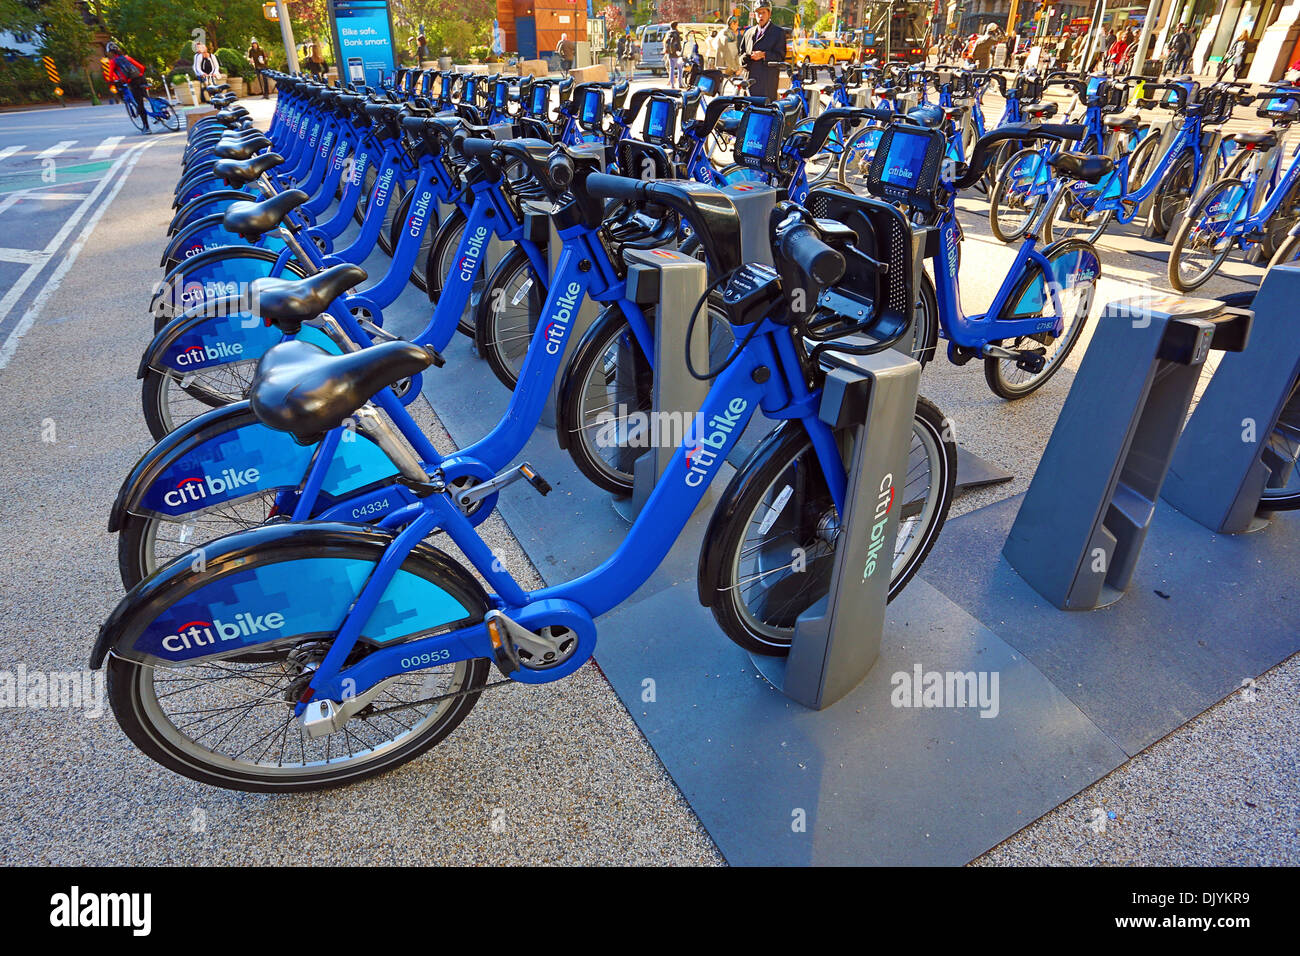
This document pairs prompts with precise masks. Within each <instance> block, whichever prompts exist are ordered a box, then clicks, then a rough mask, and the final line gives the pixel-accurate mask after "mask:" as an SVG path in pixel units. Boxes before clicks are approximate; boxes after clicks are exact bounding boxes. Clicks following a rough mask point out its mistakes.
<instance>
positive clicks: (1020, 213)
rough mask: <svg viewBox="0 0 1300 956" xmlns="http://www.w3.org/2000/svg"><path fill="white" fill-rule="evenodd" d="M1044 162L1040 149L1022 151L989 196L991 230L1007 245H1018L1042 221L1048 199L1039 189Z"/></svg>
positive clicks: (1001, 172) (1007, 165)
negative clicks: (1044, 203) (1043, 210)
mask: <svg viewBox="0 0 1300 956" xmlns="http://www.w3.org/2000/svg"><path fill="white" fill-rule="evenodd" d="M1043 162H1044V159H1043V156H1042V154H1041V153H1040V152H1039V151H1038V150H1036V149H1022V150H1020V151H1019V152H1018V153H1016V154H1015V155H1013V156H1012V157H1011V158H1010V159H1008V160H1007V161H1006V162H1005V163H1003V164H1002V168H1001V169H1000V170H999V171H998V175H997V179H996V180H994V183H993V194H992V195H991V196H990V197H989V228H990V229H992V230H993V235H995V236H997V237H998V239H1000V240H1001V241H1003V242H1015V241H1016V240H1017V239H1020V238H1021V237H1022V236H1024V234H1025V233H1026V232H1028V231H1029V227H1030V225H1031V224H1032V223H1033V222H1034V220H1035V219H1037V218H1038V214H1039V212H1040V211H1041V210H1042V208H1043V202H1044V201H1045V200H1046V197H1045V196H1044V195H1043V194H1042V193H1040V192H1038V191H1036V190H1035V188H1034V184H1035V181H1036V180H1037V179H1038V171H1039V169H1040V168H1041V166H1042V164H1043Z"/></svg>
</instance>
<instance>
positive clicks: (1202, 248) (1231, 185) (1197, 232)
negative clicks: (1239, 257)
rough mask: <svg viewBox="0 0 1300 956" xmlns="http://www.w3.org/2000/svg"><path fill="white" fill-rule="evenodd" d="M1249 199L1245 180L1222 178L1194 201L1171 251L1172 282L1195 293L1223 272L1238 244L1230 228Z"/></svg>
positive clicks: (1181, 290) (1183, 289)
mask: <svg viewBox="0 0 1300 956" xmlns="http://www.w3.org/2000/svg"><path fill="white" fill-rule="evenodd" d="M1245 198H1246V186H1245V184H1244V183H1242V182H1241V181H1240V180H1237V179H1221V180H1219V181H1218V182H1217V183H1215V184H1214V185H1212V186H1211V187H1210V188H1209V189H1207V190H1206V191H1205V195H1203V196H1202V197H1201V198H1200V199H1198V200H1196V202H1194V203H1193V204H1192V207H1191V209H1189V210H1188V211H1187V215H1186V216H1184V217H1183V221H1182V224H1181V225H1180V226H1179V227H1178V232H1177V233H1176V234H1175V235H1174V242H1173V246H1172V247H1171V248H1170V250H1169V284H1170V285H1172V286H1173V287H1174V288H1175V289H1177V290H1178V291H1179V292H1191V291H1192V290H1193V289H1196V288H1199V287H1200V286H1201V285H1203V284H1204V283H1205V282H1206V281H1207V280H1208V279H1209V278H1210V276H1212V275H1214V274H1215V273H1216V272H1218V271H1219V267H1220V266H1221V265H1223V263H1224V261H1225V260H1226V259H1227V258H1228V256H1229V255H1230V254H1231V253H1232V248H1233V246H1235V245H1236V244H1237V237H1236V236H1235V235H1232V234H1231V232H1230V231H1229V230H1230V227H1231V226H1232V224H1233V223H1234V222H1235V221H1237V220H1238V215H1237V213H1238V211H1239V210H1240V208H1241V204H1242V203H1243V202H1244V201H1245Z"/></svg>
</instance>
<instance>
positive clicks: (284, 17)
mask: <svg viewBox="0 0 1300 956" xmlns="http://www.w3.org/2000/svg"><path fill="white" fill-rule="evenodd" d="M275 13H276V16H277V17H278V18H279V20H280V39H281V40H283V41H284V62H285V64H286V65H287V66H288V67H289V72H290V73H297V72H298V47H297V46H296V45H295V44H294V42H293V24H292V23H290V22H289V10H288V9H287V8H286V6H285V3H284V0H275Z"/></svg>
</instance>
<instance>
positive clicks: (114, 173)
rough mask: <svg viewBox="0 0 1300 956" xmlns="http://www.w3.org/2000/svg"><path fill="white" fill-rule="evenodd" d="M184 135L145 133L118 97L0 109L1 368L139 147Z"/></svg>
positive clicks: (97, 219) (54, 285)
mask: <svg viewBox="0 0 1300 956" xmlns="http://www.w3.org/2000/svg"><path fill="white" fill-rule="evenodd" d="M183 136H184V134H183V133H166V132H162V131H159V132H156V133H151V134H150V135H148V136H146V135H144V134H143V133H141V132H140V131H139V130H137V129H136V128H135V127H134V126H132V125H131V123H130V120H128V119H127V116H126V112H125V110H124V109H123V108H122V106H121V105H120V104H117V105H113V104H104V105H101V106H74V107H67V108H65V109H51V110H36V111H32V112H24V113H0V368H3V367H4V365H6V364H7V363H8V362H9V360H10V358H11V357H12V355H13V352H14V349H15V348H16V347H17V345H18V342H19V340H20V339H21V337H22V335H23V334H24V333H25V332H26V330H27V328H28V326H29V324H30V321H31V318H32V317H33V315H34V313H33V311H32V310H33V306H39V304H40V302H41V301H42V299H41V296H42V295H48V294H49V292H50V291H51V290H52V289H53V288H55V287H57V284H58V281H59V279H60V278H61V276H62V275H63V274H66V272H67V270H68V269H69V268H71V264H72V263H73V262H74V261H75V259H76V256H77V254H78V252H79V251H80V248H81V245H82V244H83V243H84V241H85V238H86V236H88V235H89V230H91V229H93V228H94V226H95V225H96V224H97V223H98V221H99V217H100V216H101V215H102V214H103V210H104V209H106V208H107V206H108V205H109V203H111V202H112V199H113V196H114V195H115V194H116V192H117V190H118V189H119V188H120V183H121V181H122V179H123V177H124V176H126V175H127V174H128V173H129V171H130V168H131V167H132V166H133V165H134V164H135V162H136V161H137V160H138V156H139V153H140V151H141V150H142V149H145V148H147V147H150V146H152V145H153V144H155V143H157V142H158V141H159V140H164V141H165V140H167V139H171V140H174V141H179V140H180V139H181V138H183Z"/></svg>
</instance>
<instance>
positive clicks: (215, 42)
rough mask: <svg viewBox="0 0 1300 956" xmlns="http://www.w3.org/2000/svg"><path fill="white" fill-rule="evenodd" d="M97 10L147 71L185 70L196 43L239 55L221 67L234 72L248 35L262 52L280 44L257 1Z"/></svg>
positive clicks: (111, 1)
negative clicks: (200, 41)
mask: <svg viewBox="0 0 1300 956" xmlns="http://www.w3.org/2000/svg"><path fill="white" fill-rule="evenodd" d="M97 6H98V9H99V15H100V17H101V18H102V19H103V21H104V23H105V25H106V26H107V28H108V31H109V33H111V34H112V35H113V37H114V38H115V39H116V40H118V42H120V43H121V44H122V46H123V48H124V49H125V50H126V51H127V52H128V53H129V54H131V56H133V57H135V58H136V59H137V60H139V61H140V62H141V63H143V64H145V65H146V66H147V67H149V68H150V69H155V70H163V69H166V70H168V71H169V72H170V70H171V67H172V66H173V65H176V66H180V67H183V68H184V69H186V70H188V69H189V68H190V65H191V62H192V61H193V59H194V43H195V42H196V41H198V40H202V41H203V42H204V43H206V44H207V47H208V49H209V50H214V51H215V50H217V49H218V48H219V47H229V48H232V49H235V50H238V51H240V56H239V62H238V63H226V62H225V61H224V60H223V61H222V64H221V67H222V69H224V70H226V71H227V72H234V73H236V74H238V73H240V72H241V69H242V67H243V65H244V60H243V53H242V51H243V50H246V49H247V48H248V44H249V41H250V40H252V39H253V38H254V37H256V38H257V39H258V40H259V41H260V42H261V44H262V46H264V47H267V48H268V49H274V48H275V47H277V46H279V45H280V28H279V26H277V25H276V24H275V23H274V22H273V21H271V20H267V19H266V18H265V17H264V16H263V15H262V0H167V2H165V3H160V2H159V0H100V2H99V3H98V4H97ZM291 16H292V15H291ZM218 59H221V57H220V56H218Z"/></svg>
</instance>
